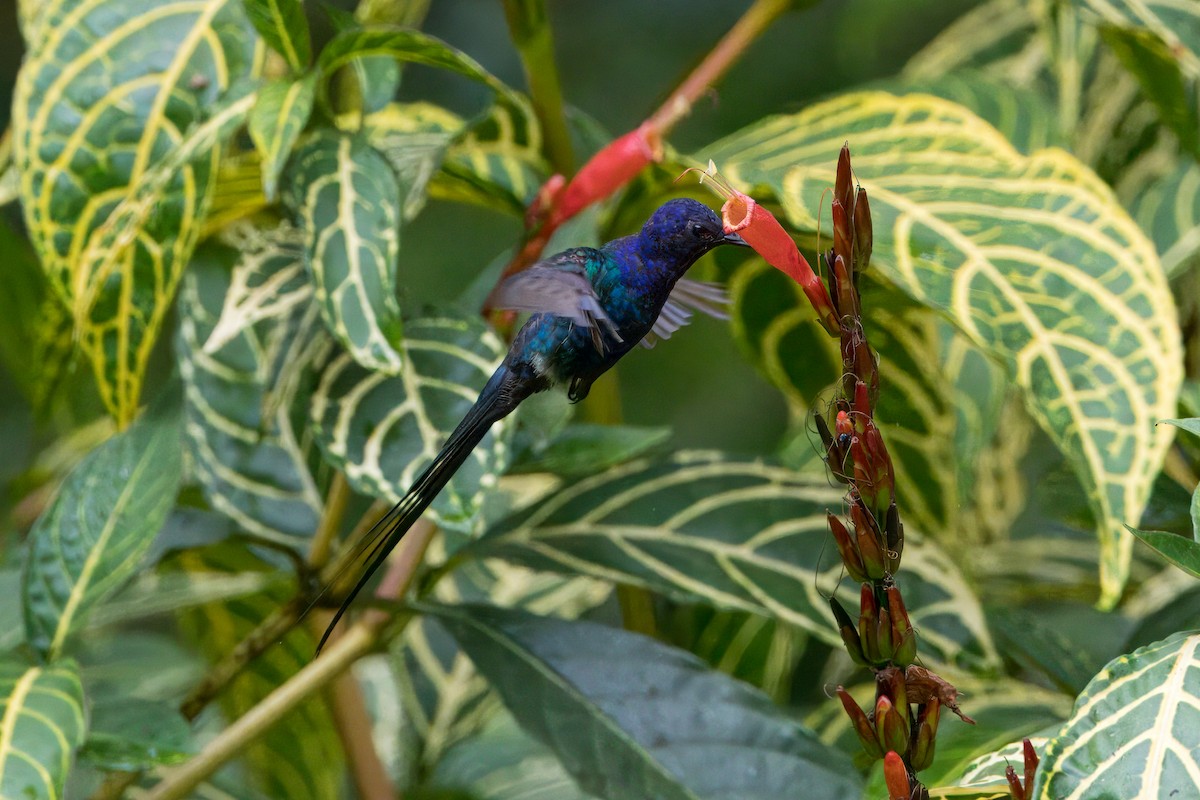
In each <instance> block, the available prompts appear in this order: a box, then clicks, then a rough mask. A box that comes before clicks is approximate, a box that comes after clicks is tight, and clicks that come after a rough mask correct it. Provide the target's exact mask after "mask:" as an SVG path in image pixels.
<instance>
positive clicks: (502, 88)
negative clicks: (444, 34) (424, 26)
mask: <svg viewBox="0 0 1200 800" xmlns="http://www.w3.org/2000/svg"><path fill="white" fill-rule="evenodd" d="M372 56H389V57H391V58H394V59H396V60H397V61H400V62H409V63H414V64H424V65H425V66H428V67H437V68H439V69H445V70H449V71H450V72H454V73H456V74H458V75H462V76H463V77H466V78H470V79H471V80H474V81H479V82H480V83H482V84H484V85H485V86H488V87H490V88H491V89H493V90H495V91H496V92H497V93H500V94H504V95H511V94H514V93H513V91H512V89H509V88H508V87H507V86H506V85H505V84H504V83H502V82H501V81H500V80H499V79H497V78H496V77H495V76H493V75H492V74H491V73H490V72H488V71H487V70H485V69H484V68H483V67H481V66H480V65H479V63H478V62H477V61H475V59H473V58H471V57H470V56H468V55H467V54H466V53H463V52H461V51H459V50H456V49H455V48H453V47H451V46H450V45H448V44H446V43H445V42H443V41H442V40H440V39H437V38H435V37H433V36H430V35H428V34H425V33H421V32H420V31H418V30H415V29H412V28H394V27H391V26H387V25H368V26H365V27H361V28H352V29H349V30H344V31H342V32H340V33H338V34H336V35H335V36H334V37H333V39H331V40H330V41H329V44H327V45H325V48H324V49H323V50H321V57H320V59H319V62H318V63H319V64H320V67H321V69H322V70H323V71H324V73H325V74H326V75H332V74H333V73H334V71H336V70H338V69H340V68H341V67H344V66H346V65H347V64H350V63H353V62H354V61H355V60H357V59H361V58H370V57H372Z"/></svg>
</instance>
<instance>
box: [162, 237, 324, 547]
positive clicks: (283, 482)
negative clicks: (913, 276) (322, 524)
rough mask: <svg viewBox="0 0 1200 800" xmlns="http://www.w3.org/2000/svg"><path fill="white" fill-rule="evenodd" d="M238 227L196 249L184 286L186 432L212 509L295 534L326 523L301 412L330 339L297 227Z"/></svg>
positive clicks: (266, 531) (279, 534) (297, 537)
mask: <svg viewBox="0 0 1200 800" xmlns="http://www.w3.org/2000/svg"><path fill="white" fill-rule="evenodd" d="M237 231H238V233H235V234H233V235H227V237H226V242H225V243H220V244H219V243H207V244H205V245H203V246H202V247H201V248H200V249H198V250H197V251H196V255H195V257H194V258H193V259H192V264H191V267H190V268H189V270H188V274H187V276H186V277H185V279H184V283H183V287H182V289H181V290H180V295H179V316H180V323H179V339H178V341H177V345H176V348H177V352H178V355H179V364H180V372H181V374H182V377H183V384H184V398H185V413H186V422H185V430H186V433H187V441H188V445H189V449H190V451H191V455H192V462H193V469H194V472H195V475H196V478H197V479H198V481H199V483H200V486H201V488H202V489H203V490H204V495H205V498H206V499H207V500H208V502H209V504H210V505H211V506H212V507H213V508H214V509H216V510H217V511H219V512H220V513H222V514H224V515H225V516H227V517H229V518H230V519H232V520H233V521H234V522H235V523H237V525H238V526H239V527H240V528H242V529H243V530H245V531H247V532H249V533H252V534H254V535H256V536H261V537H263V538H266V539H271V540H273V541H276V542H279V543H280V544H285V545H290V546H296V545H298V544H300V543H301V542H302V541H304V540H305V539H307V537H309V536H311V535H312V533H313V531H315V530H316V527H317V521H318V520H319V519H320V515H321V509H322V507H323V500H322V492H321V488H320V487H319V486H318V483H317V479H316V478H314V476H313V474H312V472H311V471H310V468H309V460H310V456H311V454H312V445H311V442H310V441H309V440H308V437H307V434H306V431H305V426H304V425H303V424H300V425H297V423H296V421H295V420H294V419H293V416H294V414H295V408H294V405H295V403H294V400H295V398H296V394H297V388H298V386H297V384H298V381H297V378H298V376H299V374H300V372H301V371H302V370H303V369H304V368H305V365H311V364H313V362H314V361H315V360H317V359H318V358H319V357H320V355H321V354H322V353H323V352H327V351H328V347H329V342H328V339H327V338H326V336H325V335H324V333H323V331H322V330H321V325H320V320H319V319H318V313H317V310H316V306H315V304H314V303H313V300H312V294H313V293H312V287H311V285H310V284H309V282H308V277H307V275H306V274H305V269H304V264H303V258H302V255H301V243H300V241H299V240H300V235H299V232H298V231H295V230H293V229H290V228H288V227H286V226H285V227H282V228H279V229H276V230H274V231H261V230H258V229H254V228H249V227H246V228H241V229H237ZM232 236H236V238H232Z"/></svg>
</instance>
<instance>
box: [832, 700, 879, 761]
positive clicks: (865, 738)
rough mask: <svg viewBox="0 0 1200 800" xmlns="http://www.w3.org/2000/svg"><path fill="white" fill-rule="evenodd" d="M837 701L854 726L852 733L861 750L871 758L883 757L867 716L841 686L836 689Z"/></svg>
mask: <svg viewBox="0 0 1200 800" xmlns="http://www.w3.org/2000/svg"><path fill="white" fill-rule="evenodd" d="M837 696H838V699H839V700H841V701H842V708H844V709H846V716H848V717H849V718H850V722H851V724H852V725H853V726H854V732H855V733H856V734H858V741H859V744H861V745H862V747H863V750H865V751H866V752H867V755H869V756H870V757H871V758H879V757H881V756H882V755H883V751H882V750H880V749H879V737H878V735H877V734H876V733H875V728H874V726H872V725H871V721H870V720H869V719H867V715H866V714H865V713H863V710H862V709H861V708H859V707H858V703H856V702H854V698H853V697H851V696H850V693H849V692H847V691H846V689H845V688H844V687H842V686H839V687H837Z"/></svg>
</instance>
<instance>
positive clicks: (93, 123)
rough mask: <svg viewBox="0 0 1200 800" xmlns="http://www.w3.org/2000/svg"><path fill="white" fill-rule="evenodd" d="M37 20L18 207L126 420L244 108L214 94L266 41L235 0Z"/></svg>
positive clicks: (20, 140) (121, 6) (18, 130)
mask: <svg viewBox="0 0 1200 800" xmlns="http://www.w3.org/2000/svg"><path fill="white" fill-rule="evenodd" d="M39 24H40V26H41V29H42V30H43V31H44V32H45V33H44V35H42V36H39V37H38V38H36V39H34V40H32V41H31V50H30V53H29V55H28V56H27V58H26V61H25V64H24V66H23V67H22V69H21V72H20V74H19V76H18V80H17V85H16V90H15V98H14V115H13V120H14V129H13V131H14V145H15V155H16V163H17V165H18V169H19V171H20V175H21V201H22V202H21V204H22V207H23V209H24V212H25V220H26V223H27V225H28V228H29V232H30V236H31V238H32V240H33V242H34V244H35V246H36V248H37V250H38V253H39V255H40V256H41V260H42V264H43V266H44V268H45V269H46V272H47V275H48V276H49V278H50V283H51V286H52V287H53V289H54V290H55V291H56V292H57V293H58V294H59V296H60V297H62V298H63V299H64V300H65V301H66V302H67V304H68V305H69V306H70V307H71V308H72V309H73V311H74V315H75V319H76V323H77V325H78V326H79V329H80V333H81V343H82V345H83V347H84V349H85V351H86V352H87V354H88V355H89V356H90V358H91V361H92V364H93V371H94V372H95V373H96V377H97V382H98V384H99V386H100V389H101V395H102V398H103V399H104V402H105V404H106V405H107V406H108V408H109V409H110V411H111V412H112V413H113V415H114V416H116V417H117V419H118V421H119V422H121V423H122V424H125V423H128V422H129V421H130V420H132V418H133V417H134V415H135V413H136V410H137V403H138V400H139V393H140V387H141V381H142V373H143V371H144V370H145V366H146V361H147V360H148V358H149V356H150V351H151V350H152V348H153V345H154V339H155V337H156V335H157V332H158V330H159V328H160V327H161V324H162V322H163V319H164V317H165V315H166V314H167V312H168V310H169V308H170V300H171V297H172V295H173V293H174V290H175V286H176V283H177V281H178V279H179V276H180V274H181V272H182V269H183V266H184V264H186V263H187V260H188V257H189V256H190V254H191V251H192V248H193V247H194V245H195V243H196V240H197V238H198V236H199V235H200V230H201V225H202V223H203V220H204V215H205V213H206V208H207V206H208V201H209V196H210V194H211V191H212V185H213V181H214V178H215V175H216V170H217V167H218V165H219V160H220V147H219V146H218V145H219V144H220V139H221V138H222V137H223V136H224V135H226V134H227V133H228V126H227V125H225V124H223V119H222V118H223V117H225V116H227V115H230V114H236V112H237V111H239V110H240V109H239V108H238V107H237V104H236V103H235V104H232V105H226V104H220V103H218V99H219V98H220V97H221V96H222V95H223V94H224V93H225V92H226V90H227V89H228V88H229V87H230V86H231V85H232V84H233V83H234V82H235V81H236V80H238V79H240V78H243V77H246V76H249V75H250V74H251V72H252V71H253V69H254V54H255V49H256V48H255V42H256V37H255V36H254V33H253V29H252V28H251V27H250V25H249V23H248V21H247V20H246V18H245V14H244V12H243V10H242V3H241V2H239V0H204V2H201V3H194V4H187V3H181V2H161V3H158V4H156V5H155V6H154V7H153V8H151V9H149V10H148V9H147V6H146V4H145V3H141V2H135V1H134V0H98V2H94V3H89V4H83V5H80V4H76V3H68V2H66V0H55V1H54V2H50V3H46V4H45V6H44V8H43V10H42V11H41V14H40V16H39ZM214 108H215V109H216V110H215V111H214ZM246 110H247V111H248V108H247V109H246ZM210 112H213V113H214V114H216V115H217V116H216V117H215V118H214V120H213V122H215V123H216V124H215V125H213V124H207V123H206V115H207V114H209V113H210ZM235 121H236V120H235Z"/></svg>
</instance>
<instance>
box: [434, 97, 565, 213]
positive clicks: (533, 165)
mask: <svg viewBox="0 0 1200 800" xmlns="http://www.w3.org/2000/svg"><path fill="white" fill-rule="evenodd" d="M548 177H550V167H549V164H547V162H546V160H545V159H544V158H543V157H542V131H541V128H540V127H538V123H537V118H536V116H535V115H534V113H533V108H532V107H531V106H530V104H529V101H528V100H526V99H525V98H523V97H519V96H516V97H498V98H496V102H495V103H494V104H493V105H492V107H491V108H490V109H489V110H488V112H487V114H486V115H484V117H483V118H482V119H481V120H479V121H478V122H476V123H474V124H473V125H471V127H470V128H469V129H468V130H467V131H466V133H465V134H464V135H463V136H462V137H461V138H460V139H459V140H458V141H456V142H455V143H454V144H453V146H451V147H450V149H449V151H448V152H447V153H446V162H445V164H443V165H442V172H441V173H439V175H438V177H437V180H435V181H434V184H433V186H432V187H431V192H433V193H434V194H435V195H437V196H441V197H444V198H446V199H449V200H455V201H459V202H469V203H476V204H479V205H482V206H485V207H488V208H495V209H497V210H500V211H504V212H507V213H510V214H515V215H518V216H523V215H524V214H525V209H526V208H527V207H528V205H529V203H530V202H532V200H533V199H534V197H535V196H536V195H537V191H538V188H539V187H541V185H542V183H543V182H544V181H545V180H546V178H548Z"/></svg>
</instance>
